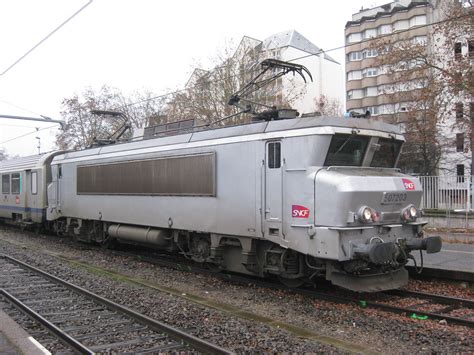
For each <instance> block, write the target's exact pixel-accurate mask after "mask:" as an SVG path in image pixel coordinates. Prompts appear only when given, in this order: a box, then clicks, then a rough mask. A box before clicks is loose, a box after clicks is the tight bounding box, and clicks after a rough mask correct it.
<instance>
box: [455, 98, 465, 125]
mask: <svg viewBox="0 0 474 355" xmlns="http://www.w3.org/2000/svg"><path fill="white" fill-rule="evenodd" d="M463 117H464V105H463V103H462V102H457V103H456V122H457V123H461V122H462V120H463Z"/></svg>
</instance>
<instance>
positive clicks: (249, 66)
mask: <svg viewBox="0 0 474 355" xmlns="http://www.w3.org/2000/svg"><path fill="white" fill-rule="evenodd" d="M268 56H269V53H267V52H264V51H262V47H261V42H260V41H258V40H255V39H253V38H249V37H244V38H243V39H242V41H241V43H240V44H239V46H238V47H237V49H236V50H235V51H233V50H232V49H231V48H230V46H227V47H226V48H224V50H223V51H222V52H221V53H219V54H217V55H216V56H215V57H214V58H213V59H212V60H211V62H213V63H214V65H215V67H214V69H212V70H211V71H206V70H202V69H195V70H194V71H193V74H192V75H191V78H190V79H189V81H188V83H187V85H186V90H184V91H180V92H179V93H177V94H175V95H173V96H172V98H171V99H170V100H169V101H168V103H167V110H166V115H167V119H168V120H169V121H179V120H183V119H190V118H193V119H195V120H196V121H197V124H210V123H213V122H216V121H218V123H217V124H216V125H217V126H219V125H234V124H238V123H243V122H249V121H250V119H251V116H250V115H240V116H236V117H233V118H231V119H228V120H221V121H219V120H220V119H222V118H223V117H226V116H229V115H231V114H233V113H236V112H237V109H236V108H235V107H233V106H229V105H228V102H229V98H230V97H231V95H232V94H234V93H235V92H236V91H237V90H239V89H240V88H241V87H242V86H243V85H245V84H246V83H247V82H248V81H249V80H251V79H252V78H253V77H254V76H255V75H257V74H258V73H259V72H260V70H261V68H260V66H259V65H258V63H259V62H261V61H262V60H263V59H265V58H267V57H268ZM268 74H271V73H268ZM304 90H305V89H304V87H301V86H299V85H298V84H297V81H296V80H293V79H289V80H288V82H285V88H284V89H283V81H282V79H281V78H280V79H278V80H276V81H275V82H273V83H272V84H270V85H268V86H265V87H263V88H262V89H261V90H259V91H258V92H256V93H255V94H253V96H252V97H249V99H251V100H252V101H253V102H258V103H263V104H265V105H267V106H274V105H276V106H278V107H290V106H291V103H292V102H294V101H295V100H296V99H297V98H299V97H300V96H301V95H302V94H304ZM259 108H261V107H259Z"/></svg>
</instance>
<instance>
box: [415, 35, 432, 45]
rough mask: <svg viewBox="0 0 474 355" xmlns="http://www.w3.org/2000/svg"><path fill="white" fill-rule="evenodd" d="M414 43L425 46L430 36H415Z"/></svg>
mask: <svg viewBox="0 0 474 355" xmlns="http://www.w3.org/2000/svg"><path fill="white" fill-rule="evenodd" d="M412 41H413V43H414V44H420V45H422V46H424V45H426V43H427V42H428V36H415V37H413V40H412Z"/></svg>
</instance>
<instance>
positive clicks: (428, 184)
mask: <svg viewBox="0 0 474 355" xmlns="http://www.w3.org/2000/svg"><path fill="white" fill-rule="evenodd" d="M419 179H420V182H421V185H422V186H423V198H422V200H421V208H422V209H433V210H445V211H459V212H465V213H468V212H469V211H471V210H472V209H473V205H472V202H473V201H472V195H473V192H474V191H473V186H472V183H473V180H474V179H473V176H420V177H419Z"/></svg>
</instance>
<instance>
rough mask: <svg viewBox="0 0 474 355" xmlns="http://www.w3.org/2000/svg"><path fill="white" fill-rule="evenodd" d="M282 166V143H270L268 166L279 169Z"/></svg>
mask: <svg viewBox="0 0 474 355" xmlns="http://www.w3.org/2000/svg"><path fill="white" fill-rule="evenodd" d="M280 166H281V143H280V142H274V143H268V167H269V168H270V169H278V168H280Z"/></svg>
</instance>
